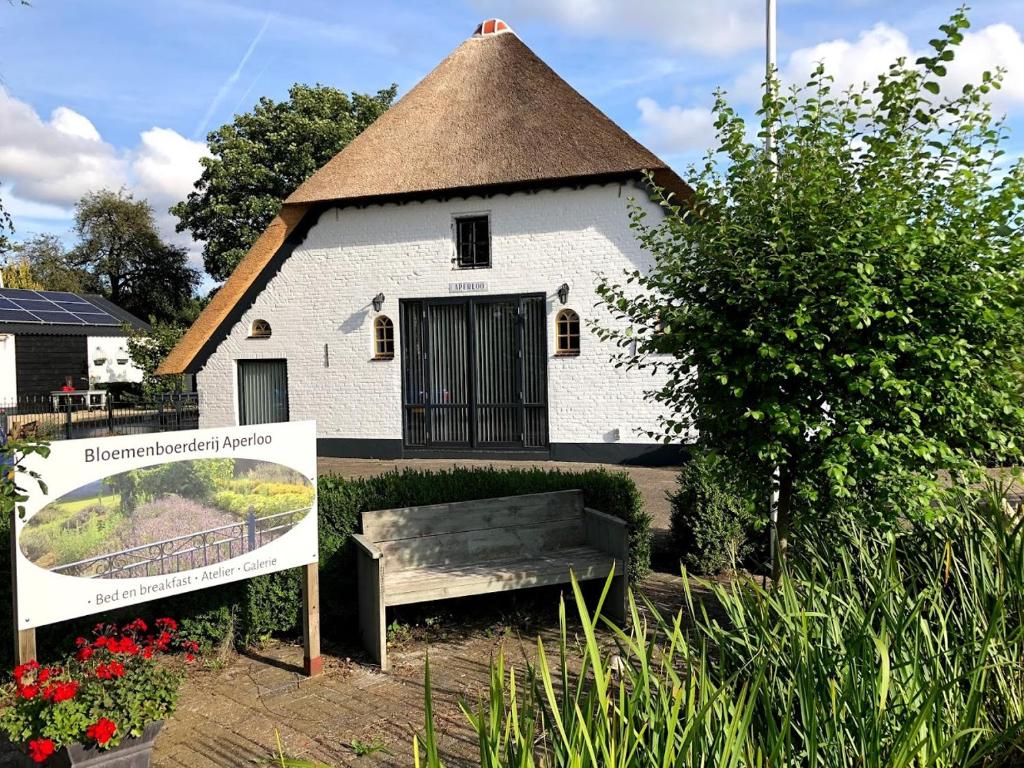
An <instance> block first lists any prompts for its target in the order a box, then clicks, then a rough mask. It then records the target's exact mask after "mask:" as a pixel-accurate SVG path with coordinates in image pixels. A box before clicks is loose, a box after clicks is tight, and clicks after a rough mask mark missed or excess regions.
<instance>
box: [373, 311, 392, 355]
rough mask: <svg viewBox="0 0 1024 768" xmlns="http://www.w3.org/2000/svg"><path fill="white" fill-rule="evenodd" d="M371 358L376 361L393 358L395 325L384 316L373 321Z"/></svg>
mask: <svg viewBox="0 0 1024 768" xmlns="http://www.w3.org/2000/svg"><path fill="white" fill-rule="evenodd" d="M373 356H374V358H375V359H377V360H391V359H393V358H394V356H395V324H394V323H392V322H391V318H390V317H387V316H386V315H381V316H380V317H378V318H377V319H376V320H374V321H373Z"/></svg>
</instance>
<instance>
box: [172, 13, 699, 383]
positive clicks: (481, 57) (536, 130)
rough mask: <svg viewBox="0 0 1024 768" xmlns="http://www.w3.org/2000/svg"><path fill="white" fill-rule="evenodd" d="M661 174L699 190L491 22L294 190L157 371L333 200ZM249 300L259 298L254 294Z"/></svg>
mask: <svg viewBox="0 0 1024 768" xmlns="http://www.w3.org/2000/svg"><path fill="white" fill-rule="evenodd" d="M642 171H650V172H652V173H653V174H654V176H655V179H656V181H657V183H658V184H659V185H661V186H662V187H664V188H665V189H666V190H667V191H669V192H675V193H677V194H681V195H685V194H688V192H689V188H688V187H687V186H686V184H685V183H684V182H683V181H682V179H680V178H679V176H677V175H676V174H675V172H673V171H672V170H671V169H670V168H669V167H668V166H667V165H666V164H665V163H663V162H662V161H661V160H659V159H658V158H657V157H656V156H655V155H654V154H652V153H651V152H650V151H649V150H647V149H646V148H644V147H643V146H641V145H640V144H639V143H638V142H637V141H635V140H634V139H633V138H632V137H631V136H630V135H629V134H628V133H626V132H625V131H624V130H622V129H621V128H619V127H618V126H617V125H616V124H615V123H613V122H612V121H611V120H610V119H608V117H607V116H606V115H605V114H604V113H603V112H601V110H599V109H598V108H597V107H595V106H594V105H593V104H591V103H590V102H589V101H587V100H586V99H585V98H583V96H581V95H580V94H579V93H578V92H577V91H576V90H575V89H573V88H572V86H570V85H569V84H568V83H567V82H565V81H564V80H563V79H562V78H561V77H559V76H558V75H557V74H556V73H555V71H554V70H552V69H551V67H549V66H548V65H547V64H545V63H544V62H543V61H541V60H540V59H539V58H538V57H537V55H536V54H535V53H534V52H533V51H531V50H530V49H529V48H528V47H527V46H526V45H525V44H524V43H523V42H522V41H521V40H520V39H519V38H518V37H517V36H516V35H515V33H513V32H512V31H511V30H510V29H509V28H508V26H507V25H506V24H505V23H504V22H501V21H498V20H496V19H492V20H489V21H486V22H484V23H483V24H481V25H480V27H478V29H477V32H476V34H474V35H473V36H472V37H471V38H469V39H468V40H466V41H465V42H464V43H463V44H462V45H460V46H459V47H458V48H456V49H455V51H453V52H452V54H451V55H450V56H448V58H446V59H445V60H444V61H442V62H441V63H440V64H439V65H438V66H437V67H436V68H435V69H434V71H433V72H431V73H430V74H429V75H427V76H426V77H425V78H424V79H423V80H422V81H421V82H420V83H419V84H418V85H417V86H416V87H415V88H413V89H412V90H411V91H409V93H407V94H406V95H405V97H403V98H402V99H401V100H400V101H399V102H398V103H397V104H395V105H394V106H393V107H391V109H389V110H388V111H387V112H385V113H384V114H383V115H381V116H380V117H379V118H378V119H377V120H376V122H374V123H373V125H371V126H370V127H369V128H367V129H366V130H365V131H363V133H361V134H360V135H359V136H357V137H356V138H355V139H354V140H353V141H352V142H351V143H349V145H348V146H347V147H345V148H344V149H343V150H342V151H341V152H339V153H338V154H337V155H335V157H334V158H332V159H331V160H330V161H329V162H328V163H327V164H326V165H325V166H324V167H323V168H321V169H320V170H319V171H317V172H316V173H315V174H313V175H312V176H311V177H310V178H309V179H307V180H306V181H305V182H304V183H303V184H302V185H301V186H300V187H299V188H298V189H296V190H295V191H294V192H293V193H292V194H291V195H290V196H289V197H288V199H287V200H285V204H284V206H283V207H282V209H281V212H280V214H279V215H278V216H277V218H275V219H274V221H273V222H272V223H271V224H270V226H269V227H268V228H267V230H266V231H265V232H264V233H263V234H262V235H261V236H260V238H259V239H258V240H257V241H256V243H255V244H254V245H253V247H252V248H251V249H250V250H249V253H248V254H247V255H246V257H245V258H244V259H243V260H242V262H241V263H240V264H239V265H238V267H236V268H235V271H234V272H233V273H232V274H231V277H230V278H228V280H227V282H225V283H224V286H223V287H222V288H221V289H220V290H219V291H218V292H217V294H216V295H215V296H214V297H213V299H212V300H211V301H210V303H209V304H208V305H207V307H206V308H205V309H204V310H203V312H202V314H200V316H199V317H198V318H197V319H196V321H195V323H193V325H192V327H191V328H190V329H189V330H188V332H187V333H186V334H185V335H184V337H182V339H181V341H180V342H179V343H178V345H177V346H176V347H175V348H174V349H173V350H172V351H171V353H170V354H169V355H168V356H167V358H166V359H165V360H164V362H163V363H162V364H161V366H160V369H159V373H166V374H176V373H183V372H185V371H190V370H193V369H194V368H195V367H196V366H197V365H201V364H202V361H203V359H205V356H206V355H207V354H209V353H210V352H211V351H212V350H213V349H215V348H216V345H217V344H218V343H219V340H220V338H222V337H223V335H224V333H225V332H226V330H227V329H229V328H230V327H231V325H232V324H233V323H235V322H237V321H238V318H239V316H240V314H241V312H242V311H244V309H245V307H244V306H243V305H245V304H247V303H248V302H249V301H251V297H252V296H253V295H254V292H258V290H259V289H260V286H261V282H260V281H261V278H262V276H263V275H264V273H265V272H266V271H267V268H268V266H269V265H271V263H272V262H273V260H274V257H275V256H276V255H277V254H278V253H279V252H281V247H282V246H283V245H284V244H285V242H286V240H287V239H288V238H289V236H290V235H291V234H292V233H293V232H295V231H296V230H297V229H298V228H299V227H300V225H301V224H302V222H303V219H304V217H305V214H306V213H307V212H309V211H311V210H315V209H317V208H318V207H320V206H323V205H327V204H330V203H332V202H338V203H342V204H343V203H345V202H352V203H359V202H372V201H381V200H389V199H390V200H396V199H402V198H408V197H409V196H432V195H445V194H451V193H454V194H460V193H464V194H469V193H475V192H487V191H488V189H494V190H497V189H510V188H516V187H519V188H523V187H531V186H537V185H557V184H559V183H562V182H565V183H586V182H587V181H588V180H589V181H600V180H611V179H614V178H620V179H621V178H624V177H639V176H640V174H641V172H642ZM246 296H249V297H250V299H246V298H245V297H246Z"/></svg>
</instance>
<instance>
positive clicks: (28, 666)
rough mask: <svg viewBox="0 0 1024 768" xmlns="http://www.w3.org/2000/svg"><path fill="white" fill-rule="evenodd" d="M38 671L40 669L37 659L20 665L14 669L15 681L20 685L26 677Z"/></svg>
mask: <svg viewBox="0 0 1024 768" xmlns="http://www.w3.org/2000/svg"><path fill="white" fill-rule="evenodd" d="M37 669H39V662H38V661H36V660H35V659H33V660H32V661H26V662H25V663H24V664H19V665H18V666H16V667H15V668H14V679H15V680H16V681H18V682H19V683H20V682H21V681H22V679H23V678H24V677H25V675H27V674H28V673H29V672H35V671H36V670H37Z"/></svg>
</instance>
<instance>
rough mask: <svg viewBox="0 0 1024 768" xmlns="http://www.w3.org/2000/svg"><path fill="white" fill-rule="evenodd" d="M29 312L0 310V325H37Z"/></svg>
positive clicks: (36, 321)
mask: <svg viewBox="0 0 1024 768" xmlns="http://www.w3.org/2000/svg"><path fill="white" fill-rule="evenodd" d="M38 322H39V320H37V319H36V318H35V317H34V316H33V315H32V314H31V313H30V312H25V311H23V310H21V309H0V323H38Z"/></svg>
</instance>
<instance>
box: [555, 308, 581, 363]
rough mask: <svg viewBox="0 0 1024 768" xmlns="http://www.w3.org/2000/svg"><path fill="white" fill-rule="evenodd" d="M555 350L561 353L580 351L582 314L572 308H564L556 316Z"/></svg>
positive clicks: (576, 352)
mask: <svg viewBox="0 0 1024 768" xmlns="http://www.w3.org/2000/svg"><path fill="white" fill-rule="evenodd" d="M555 351H556V352H557V353H558V354H559V355H578V354H579V353H580V316H579V315H577V314H576V312H574V311H573V310H571V309H563V310H562V311H561V312H559V313H558V315H557V316H556V317H555Z"/></svg>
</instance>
